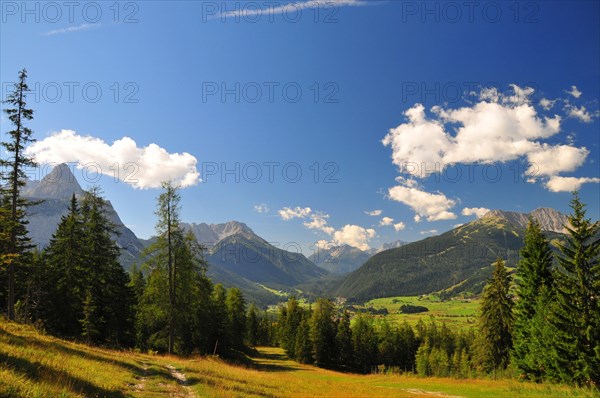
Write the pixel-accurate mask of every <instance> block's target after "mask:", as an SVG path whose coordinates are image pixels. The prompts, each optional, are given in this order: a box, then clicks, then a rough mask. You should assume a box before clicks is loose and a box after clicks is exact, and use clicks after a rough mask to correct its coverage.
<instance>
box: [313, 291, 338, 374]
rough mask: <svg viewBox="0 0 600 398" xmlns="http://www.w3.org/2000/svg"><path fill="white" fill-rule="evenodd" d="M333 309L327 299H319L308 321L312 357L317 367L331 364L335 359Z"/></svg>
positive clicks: (335, 330)
mask: <svg viewBox="0 0 600 398" xmlns="http://www.w3.org/2000/svg"><path fill="white" fill-rule="evenodd" d="M334 315H335V308H334V305H333V302H332V301H331V300H329V299H324V298H320V299H318V300H317V302H316V303H315V309H314V311H313V313H312V317H311V320H310V337H311V340H312V342H313V356H314V359H315V363H316V364H317V365H318V366H322V365H327V364H332V363H334V362H335V359H336V351H335V336H336V333H337V328H336V325H335V323H334Z"/></svg>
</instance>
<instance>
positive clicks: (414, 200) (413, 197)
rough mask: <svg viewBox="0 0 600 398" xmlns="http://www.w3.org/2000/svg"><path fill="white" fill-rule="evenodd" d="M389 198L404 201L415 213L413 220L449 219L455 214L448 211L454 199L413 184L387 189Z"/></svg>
mask: <svg viewBox="0 0 600 398" xmlns="http://www.w3.org/2000/svg"><path fill="white" fill-rule="evenodd" d="M388 196H389V197H390V199H392V200H395V201H397V202H401V203H404V204H405V205H407V206H409V207H410V208H411V209H413V210H414V212H415V213H416V215H415V221H416V222H419V221H421V219H422V218H423V217H425V218H426V219H427V221H438V220H451V219H454V218H456V214H454V213H452V212H450V211H449V209H451V208H452V207H454V205H455V204H456V201H454V200H452V199H449V198H447V197H446V195H444V194H443V193H441V192H437V193H431V192H426V191H423V190H421V189H420V188H417V187H414V186H406V185H402V184H401V185H397V186H395V187H392V188H390V189H389V190H388Z"/></svg>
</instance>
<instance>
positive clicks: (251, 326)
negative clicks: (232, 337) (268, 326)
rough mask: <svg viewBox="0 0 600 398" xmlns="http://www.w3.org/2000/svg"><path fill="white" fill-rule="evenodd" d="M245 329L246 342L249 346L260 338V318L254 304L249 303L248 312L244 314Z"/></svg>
mask: <svg viewBox="0 0 600 398" xmlns="http://www.w3.org/2000/svg"><path fill="white" fill-rule="evenodd" d="M246 330H247V336H246V339H247V341H248V344H249V345H251V346H255V345H257V344H258V341H259V338H260V336H259V333H260V319H259V317H258V309H257V308H256V305H254V304H252V305H250V308H249V309H248V314H247V315H246Z"/></svg>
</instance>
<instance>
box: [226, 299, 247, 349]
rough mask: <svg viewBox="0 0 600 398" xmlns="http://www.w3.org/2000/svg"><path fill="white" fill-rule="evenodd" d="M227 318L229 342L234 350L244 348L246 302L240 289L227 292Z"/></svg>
mask: <svg viewBox="0 0 600 398" xmlns="http://www.w3.org/2000/svg"><path fill="white" fill-rule="evenodd" d="M225 303H226V305H227V316H228V318H229V325H230V330H231V342H232V344H233V347H234V348H235V349H238V350H241V349H242V348H244V338H245V336H246V300H245V299H244V296H243V295H242V292H241V291H240V289H238V288H236V287H232V288H230V289H228V290H227V299H226V301H225Z"/></svg>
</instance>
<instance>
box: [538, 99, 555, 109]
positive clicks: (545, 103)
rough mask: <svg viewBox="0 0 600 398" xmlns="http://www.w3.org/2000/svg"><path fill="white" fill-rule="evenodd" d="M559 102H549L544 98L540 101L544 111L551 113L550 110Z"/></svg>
mask: <svg viewBox="0 0 600 398" xmlns="http://www.w3.org/2000/svg"><path fill="white" fill-rule="evenodd" d="M556 101H557V100H549V99H547V98H542V99H541V100H540V106H541V107H542V108H544V110H547V111H549V110H550V109H552V107H553V106H554V104H555V103H556Z"/></svg>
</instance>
